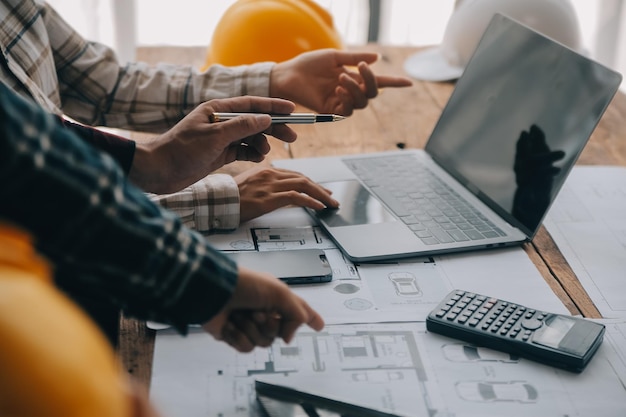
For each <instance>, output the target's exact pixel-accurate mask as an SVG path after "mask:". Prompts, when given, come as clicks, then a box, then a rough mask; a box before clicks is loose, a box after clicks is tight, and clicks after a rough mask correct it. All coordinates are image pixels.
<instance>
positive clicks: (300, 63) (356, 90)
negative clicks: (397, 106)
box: [270, 49, 412, 116]
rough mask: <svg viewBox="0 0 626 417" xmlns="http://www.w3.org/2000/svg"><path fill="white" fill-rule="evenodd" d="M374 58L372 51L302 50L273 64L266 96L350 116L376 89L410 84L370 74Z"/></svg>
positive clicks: (406, 80) (403, 78)
mask: <svg viewBox="0 0 626 417" xmlns="http://www.w3.org/2000/svg"><path fill="white" fill-rule="evenodd" d="M377 59H378V54H376V53H372V52H346V51H339V50H335V49H321V50H316V51H311V52H305V53H303V54H300V55H298V56H297V57H295V58H293V59H290V60H288V61H285V62H281V63H278V64H276V65H275V66H274V68H273V69H272V74H271V78H270V96H271V97H281V98H285V99H288V100H291V101H294V102H296V103H298V104H301V105H303V106H305V107H307V108H309V109H311V110H313V111H315V112H318V113H335V114H339V115H343V116H350V115H351V114H352V113H353V111H354V110H355V109H362V108H364V107H366V106H367V104H368V100H369V99H371V98H374V97H376V96H377V95H378V89H379V88H385V87H406V86H410V85H411V84H412V82H411V80H410V79H408V78H405V77H393V76H383V75H380V76H376V75H374V73H373V72H372V70H371V68H370V67H369V64H372V63H374V62H375V61H376V60H377ZM348 67H356V70H355V69H350V68H348Z"/></svg>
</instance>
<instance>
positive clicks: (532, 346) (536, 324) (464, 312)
mask: <svg viewBox="0 0 626 417" xmlns="http://www.w3.org/2000/svg"><path fill="white" fill-rule="evenodd" d="M426 329H427V330H428V331H430V332H433V333H439V334H442V335H444V336H449V337H452V338H455V339H460V340H464V341H467V342H470V343H472V344H476V345H479V346H484V347H488V348H491V349H495V350H500V351H503V352H507V353H510V354H514V355H518V356H520V357H525V358H527V359H531V360H534V361H537V362H541V363H544V364H548V365H552V366H555V367H558V368H562V369H566V370H569V371H573V372H581V371H582V370H583V369H584V368H585V366H586V365H587V363H589V361H590V360H591V358H592V357H593V355H594V353H595V352H596V351H597V350H598V347H599V346H600V344H601V343H602V338H603V337H604V331H605V326H604V325H603V324H600V323H596V322H593V321H590V320H586V319H582V318H577V317H572V316H567V315H563V314H555V313H549V312H546V311H541V310H537V309H533V308H529V307H525V306H523V305H520V304H516V303H512V302H509V301H504V300H501V299H498V298H494V297H489V296H487V295H481V294H476V293H473V292H468V291H462V290H454V291H452V292H450V293H449V294H448V295H447V296H446V297H445V298H444V299H443V300H442V301H441V302H440V303H439V305H438V306H437V307H436V308H435V309H434V310H433V311H432V312H431V313H430V314H429V315H428V317H427V318H426Z"/></svg>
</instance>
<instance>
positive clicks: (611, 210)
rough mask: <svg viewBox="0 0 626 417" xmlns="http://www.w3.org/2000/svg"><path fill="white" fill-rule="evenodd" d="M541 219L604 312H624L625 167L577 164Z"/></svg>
mask: <svg viewBox="0 0 626 417" xmlns="http://www.w3.org/2000/svg"><path fill="white" fill-rule="evenodd" d="M544 224H545V226H546V228H547V230H548V232H549V233H550V235H552V238H553V239H554V241H555V243H556V244H557V246H558V247H559V250H560V251H561V253H563V255H564V256H565V259H567V262H568V264H569V265H570V266H571V267H572V269H573V270H574V272H575V273H576V276H577V277H578V279H579V281H580V282H581V284H582V285H583V287H584V288H585V290H586V291H587V293H588V294H589V296H590V298H591V300H592V301H593V302H594V304H595V305H596V307H597V308H598V310H599V311H600V313H601V314H602V316H603V317H607V318H613V317H619V318H626V168H624V167H606V166H576V167H575V168H574V169H573V170H572V172H571V174H570V175H569V177H568V179H567V181H566V182H565V185H564V187H563V189H562V190H561V192H560V194H559V196H558V197H557V199H556V201H555V203H554V205H553V206H552V208H551V209H550V212H549V213H548V216H547V218H546V220H545V221H544Z"/></svg>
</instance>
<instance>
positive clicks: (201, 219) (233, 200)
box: [149, 174, 240, 233]
mask: <svg viewBox="0 0 626 417" xmlns="http://www.w3.org/2000/svg"><path fill="white" fill-rule="evenodd" d="M149 197H150V199H151V200H153V201H154V202H156V203H158V204H160V205H161V206H162V207H165V208H167V209H169V210H172V211H174V212H176V214H178V215H179V216H180V218H181V219H182V221H183V224H184V225H185V226H187V227H189V228H190V229H193V230H197V231H199V232H203V233H206V232H211V231H212V232H215V231H227V230H234V229H236V228H237V227H238V226H239V213H240V212H239V191H238V188H237V183H236V182H235V180H234V179H233V177H231V176H230V175H225V174H215V175H209V176H208V177H206V178H204V179H202V180H200V181H198V182H197V183H195V184H192V185H191V186H189V187H187V188H185V189H184V190H182V191H179V192H177V193H175V194H166V195H156V194H149Z"/></svg>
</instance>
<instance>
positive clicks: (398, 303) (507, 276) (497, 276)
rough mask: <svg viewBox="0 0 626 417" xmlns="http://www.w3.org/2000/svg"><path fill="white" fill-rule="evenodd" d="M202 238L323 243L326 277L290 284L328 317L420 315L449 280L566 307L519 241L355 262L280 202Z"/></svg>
mask: <svg viewBox="0 0 626 417" xmlns="http://www.w3.org/2000/svg"><path fill="white" fill-rule="evenodd" d="M207 239H208V241H209V242H210V243H211V244H213V245H214V246H216V247H218V248H219V249H221V250H232V249H233V248H235V247H239V248H243V247H245V248H246V249H247V250H259V251H269V250H298V249H305V248H319V249H323V250H324V251H325V252H326V257H327V259H328V262H329V264H330V266H331V268H332V270H333V280H332V282H329V283H325V284H312V285H298V286H293V287H292V289H293V290H294V291H295V292H296V293H297V294H299V295H300V296H302V297H303V298H305V299H306V300H307V301H308V302H309V303H310V304H311V305H312V306H313V308H315V309H316V310H318V311H319V312H320V313H321V314H322V316H323V317H324V319H325V320H326V322H327V323H328V324H340V323H376V322H393V321H420V320H425V319H426V315H427V314H428V313H429V312H430V311H431V310H432V309H433V308H434V307H435V306H436V305H437V304H438V303H439V301H440V300H441V299H442V298H443V297H444V296H445V295H446V294H447V293H448V292H449V291H450V290H452V289H455V288H459V289H464V290H468V291H473V292H478V293H483V294H489V295H492V296H495V297H498V298H502V299H505V300H510V301H514V302H516V303H519V304H524V305H528V306H532V307H535V308H538V309H542V310H546V311H554V312H556V313H564V314H567V310H566V309H565V307H564V305H563V303H561V301H560V300H559V299H558V297H556V295H555V294H554V293H553V291H552V290H551V289H550V287H549V286H548V285H547V283H546V282H545V280H544V279H543V277H542V276H541V274H539V272H538V271H537V268H536V267H535V266H534V264H533V263H532V262H531V261H530V259H529V258H528V256H527V255H526V253H525V252H524V251H523V250H522V249H521V248H508V249H499V250H492V251H480V252H471V253H466V254H454V255H448V256H436V257H426V258H415V259H405V260H402V261H398V262H392V261H389V262H382V263H368V264H358V265H355V264H353V263H352V262H350V261H349V260H348V259H346V258H345V257H344V256H343V255H342V254H341V252H340V251H339V250H338V249H337V247H336V246H335V245H334V243H333V242H332V240H330V238H328V236H327V235H326V234H325V233H324V231H323V230H322V229H320V228H319V227H317V226H314V225H313V223H312V219H311V217H310V216H309V215H308V214H306V212H305V211H304V210H302V209H300V208H286V209H280V210H277V211H275V212H273V213H270V214H269V215H266V216H262V217H260V218H258V219H255V220H253V221H251V222H248V223H246V224H243V225H242V226H241V227H240V229H239V230H237V231H236V232H235V233H234V234H233V235H211V236H208V237H207ZM243 242H245V243H243Z"/></svg>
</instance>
